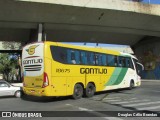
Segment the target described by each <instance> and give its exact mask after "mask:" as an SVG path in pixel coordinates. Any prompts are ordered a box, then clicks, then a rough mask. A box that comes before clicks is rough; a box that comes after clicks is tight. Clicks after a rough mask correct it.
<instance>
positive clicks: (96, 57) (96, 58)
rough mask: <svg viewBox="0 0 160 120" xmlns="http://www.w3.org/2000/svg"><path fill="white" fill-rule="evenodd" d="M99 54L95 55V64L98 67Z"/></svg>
mask: <svg viewBox="0 0 160 120" xmlns="http://www.w3.org/2000/svg"><path fill="white" fill-rule="evenodd" d="M98 62H99V61H98V54H97V53H95V54H94V63H95V65H98Z"/></svg>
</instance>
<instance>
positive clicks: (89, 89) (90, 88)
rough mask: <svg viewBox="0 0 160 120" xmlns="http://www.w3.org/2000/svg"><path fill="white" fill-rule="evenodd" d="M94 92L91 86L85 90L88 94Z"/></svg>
mask: <svg viewBox="0 0 160 120" xmlns="http://www.w3.org/2000/svg"><path fill="white" fill-rule="evenodd" d="M93 91H94V88H93V87H92V86H90V87H89V88H88V90H87V92H88V94H92V93H93Z"/></svg>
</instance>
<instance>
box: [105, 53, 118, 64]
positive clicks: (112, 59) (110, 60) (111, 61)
mask: <svg viewBox="0 0 160 120" xmlns="http://www.w3.org/2000/svg"><path fill="white" fill-rule="evenodd" d="M116 59H117V58H116V56H114V55H107V60H108V65H109V66H117V60H116Z"/></svg>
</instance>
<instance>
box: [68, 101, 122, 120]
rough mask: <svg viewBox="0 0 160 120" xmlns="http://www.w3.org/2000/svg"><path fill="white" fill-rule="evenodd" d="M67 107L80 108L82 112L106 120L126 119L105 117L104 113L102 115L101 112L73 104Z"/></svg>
mask: <svg viewBox="0 0 160 120" xmlns="http://www.w3.org/2000/svg"><path fill="white" fill-rule="evenodd" d="M66 105H67V106H72V107H75V108H78V109H79V110H80V111H87V112H90V113H92V114H95V115H96V116H98V117H102V118H104V119H106V120H124V119H121V118H118V117H104V116H106V114H103V113H100V112H96V111H94V110H91V109H87V108H84V107H78V106H75V105H72V104H66Z"/></svg>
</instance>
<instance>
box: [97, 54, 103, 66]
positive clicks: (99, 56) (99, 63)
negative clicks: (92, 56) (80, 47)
mask: <svg viewBox="0 0 160 120" xmlns="http://www.w3.org/2000/svg"><path fill="white" fill-rule="evenodd" d="M98 65H102V54H98Z"/></svg>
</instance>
